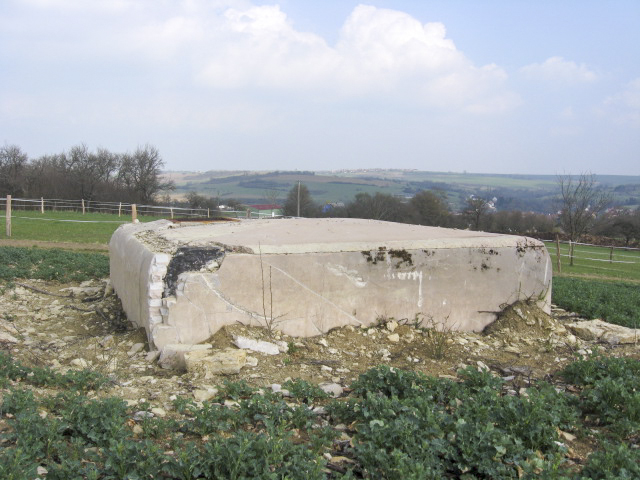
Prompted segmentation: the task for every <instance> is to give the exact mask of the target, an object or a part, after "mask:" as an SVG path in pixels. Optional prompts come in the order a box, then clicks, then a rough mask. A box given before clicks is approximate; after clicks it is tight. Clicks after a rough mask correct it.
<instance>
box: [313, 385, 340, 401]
mask: <svg viewBox="0 0 640 480" xmlns="http://www.w3.org/2000/svg"><path fill="white" fill-rule="evenodd" d="M318 386H319V387H320V388H321V389H322V391H323V392H325V393H328V394H329V395H331V396H332V397H333V398H337V397H339V396H340V395H342V393H343V392H344V389H343V388H342V386H341V385H339V384H337V383H321V384H319V385H318Z"/></svg>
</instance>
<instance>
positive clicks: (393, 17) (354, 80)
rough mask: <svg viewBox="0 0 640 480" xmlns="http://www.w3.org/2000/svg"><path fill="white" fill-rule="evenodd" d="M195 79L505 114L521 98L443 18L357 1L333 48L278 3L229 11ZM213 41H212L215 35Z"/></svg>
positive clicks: (213, 84)
mask: <svg viewBox="0 0 640 480" xmlns="http://www.w3.org/2000/svg"><path fill="white" fill-rule="evenodd" d="M209 35H210V37H211V39H210V40H209V41H210V42H211V48H210V49H208V50H207V51H206V52H205V53H204V55H205V57H206V63H205V65H204V66H203V68H202V69H201V70H200V72H199V75H198V80H199V81H200V82H202V83H203V84H206V85H209V86H211V87H218V88H219V87H223V88H242V87H250V86H256V87H267V88H273V89H289V90H290V89H295V90H299V91H305V92H309V93H314V92H316V93H317V92H321V93H322V94H323V95H332V96H334V97H336V98H344V97H345V96H346V97H357V98H361V97H368V98H376V97H380V96H384V97H385V98H387V99H388V98H393V99H396V100H403V101H404V102H406V103H408V104H414V105H415V104H417V105H420V106H423V107H424V106H428V107H438V108H459V109H465V110H468V111H473V112H477V113H487V112H492V111H502V110H507V109H510V108H513V107H514V106H516V105H517V104H518V103H519V98H518V97H517V95H515V94H513V93H511V92H509V91H507V90H506V88H505V83H506V79H507V75H506V73H505V72H504V70H503V69H501V68H499V67H498V66H496V65H487V66H484V67H477V66H475V65H473V63H472V62H471V61H470V60H469V59H468V58H466V57H465V56H464V54H463V53H462V52H460V51H459V50H457V49H456V46H455V44H454V43H453V41H452V40H450V39H448V38H447V37H446V30H445V27H444V25H443V24H441V23H427V24H424V25H423V24H421V23H420V22H419V21H418V20H416V19H415V18H413V17H411V16H410V15H408V14H406V13H403V12H398V11H394V10H387V9H380V8H376V7H372V6H365V5H359V6H358V7H356V8H355V9H354V10H353V12H352V13H351V15H350V16H349V17H348V18H347V20H346V21H345V23H344V25H343V27H342V30H341V32H340V37H339V40H338V42H337V44H336V46H335V47H331V46H329V45H328V44H327V43H326V42H325V41H324V39H322V38H321V37H319V36H317V35H315V34H312V33H306V32H300V31H297V30H296V29H295V28H294V27H293V25H292V23H291V22H290V20H289V19H288V18H287V15H286V14H285V13H284V12H283V11H281V10H280V8H279V7H278V6H260V7H251V8H249V9H245V10H240V9H229V10H227V11H226V12H225V14H224V23H223V24H222V25H220V26H219V30H218V31H217V32H209ZM213 38H215V41H214V40H213Z"/></svg>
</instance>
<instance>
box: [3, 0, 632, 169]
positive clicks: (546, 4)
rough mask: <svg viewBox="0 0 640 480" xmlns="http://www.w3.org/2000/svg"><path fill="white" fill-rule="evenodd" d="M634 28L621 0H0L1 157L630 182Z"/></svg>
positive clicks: (626, 4)
mask: <svg viewBox="0 0 640 480" xmlns="http://www.w3.org/2000/svg"><path fill="white" fill-rule="evenodd" d="M639 25H640V2H638V1H637V0H626V1H623V0H618V1H616V0H611V1H607V2H603V1H599V0H581V1H572V0H563V1H545V0H529V1H525V0H504V1H491V0H486V1H476V0H442V1H428V0H421V1H418V0H414V1H410V0H406V1H400V0H399V1H391V0H388V1H382V0H381V1H375V0H373V1H370V2H366V3H358V2H352V1H349V0H323V1H301V0H283V1H281V2H279V3H269V2H257V1H254V2H250V1H245V0H184V1H179V0H92V1H86V0H20V1H15V0H4V1H2V2H0V142H3V143H5V144H17V145H19V146H20V147H21V148H22V149H23V150H24V151H26V152H27V153H28V154H29V155H30V157H32V158H35V157H37V156H39V155H43V154H47V153H57V152H60V151H63V150H67V149H69V148H70V147H71V146H73V145H76V144H78V143H82V142H84V143H86V144H87V145H88V146H89V147H90V148H92V149H95V148H97V147H105V148H107V149H109V150H112V151H116V152H124V151H131V150H134V149H135V148H136V147H137V146H138V145H144V144H147V143H149V144H152V145H155V146H156V147H157V148H158V149H159V150H160V152H161V154H162V156H163V158H164V160H165V163H166V167H167V168H168V169H171V170H201V171H203V170H212V169H247V170H272V169H299V170H331V169H350V168H415V169H419V170H432V171H453V172H462V171H469V172H483V173H530V174H558V173H580V172H586V171H589V172H593V173H596V174H623V175H640V28H638V26H639Z"/></svg>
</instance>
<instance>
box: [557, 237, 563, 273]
mask: <svg viewBox="0 0 640 480" xmlns="http://www.w3.org/2000/svg"><path fill="white" fill-rule="evenodd" d="M556 263H557V264H558V273H562V262H561V261H560V237H559V236H558V235H556Z"/></svg>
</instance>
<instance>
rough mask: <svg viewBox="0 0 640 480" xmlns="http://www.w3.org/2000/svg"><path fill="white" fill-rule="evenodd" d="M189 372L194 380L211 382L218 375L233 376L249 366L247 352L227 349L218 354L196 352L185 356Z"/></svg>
mask: <svg viewBox="0 0 640 480" xmlns="http://www.w3.org/2000/svg"><path fill="white" fill-rule="evenodd" d="M184 360H185V365H186V367H187V372H189V373H190V374H191V375H192V376H193V377H194V378H198V379H201V380H209V379H211V378H213V377H214V376H216V375H233V374H237V373H240V370H241V369H242V368H243V367H244V366H245V365H246V364H247V352H246V350H238V349H235V348H226V349H224V350H221V351H217V352H213V353H212V352H210V351H195V352H187V353H185V355H184Z"/></svg>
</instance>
